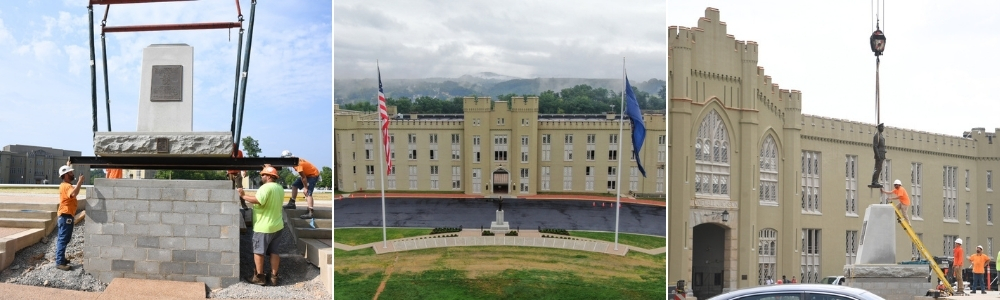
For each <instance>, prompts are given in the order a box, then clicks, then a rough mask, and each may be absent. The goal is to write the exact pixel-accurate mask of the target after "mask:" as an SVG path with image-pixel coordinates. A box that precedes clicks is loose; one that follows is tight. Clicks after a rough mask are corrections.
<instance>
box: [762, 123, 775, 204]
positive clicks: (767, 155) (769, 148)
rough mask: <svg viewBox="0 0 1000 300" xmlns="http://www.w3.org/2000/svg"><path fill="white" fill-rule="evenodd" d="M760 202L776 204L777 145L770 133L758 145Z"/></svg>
mask: <svg viewBox="0 0 1000 300" xmlns="http://www.w3.org/2000/svg"><path fill="white" fill-rule="evenodd" d="M758 158H759V161H760V181H759V185H760V186H759V187H760V189H759V190H758V192H759V194H760V204H763V205H778V147H777V145H776V144H775V143H774V138H772V137H771V136H770V135H768V136H765V137H764V143H763V144H762V145H761V147H760V156H759V157H758Z"/></svg>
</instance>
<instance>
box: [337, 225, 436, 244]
mask: <svg viewBox="0 0 1000 300" xmlns="http://www.w3.org/2000/svg"><path fill="white" fill-rule="evenodd" d="M430 233H431V229H430V228H386V229H385V236H386V239H388V240H394V239H401V238H405V237H411V236H421V235H428V234H430ZM333 241H334V242H337V243H341V244H344V245H351V246H357V245H363V244H367V243H374V242H381V241H382V228H341V229H336V228H335V229H333Z"/></svg>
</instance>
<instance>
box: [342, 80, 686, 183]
mask: <svg viewBox="0 0 1000 300" xmlns="http://www.w3.org/2000/svg"><path fill="white" fill-rule="evenodd" d="M394 110H395V109H394V108H393V107H390V108H389V112H390V115H392V116H393V120H392V121H391V122H390V125H389V145H390V157H392V162H393V170H392V172H391V173H390V174H389V175H387V176H386V178H385V185H386V191H390V192H391V191H403V192H410V191H417V192H427V191H431V192H439V193H450V192H453V193H460V194H466V195H482V196H484V197H488V196H517V195H535V194H538V193H546V192H551V193H574V194H581V193H594V194H608V193H612V194H613V193H615V192H616V191H617V190H618V189H619V188H620V189H621V191H622V193H623V194H625V193H627V192H630V193H633V194H638V195H640V196H648V197H664V195H665V194H666V192H665V190H666V153H667V149H666V118H665V116H664V115H663V114H662V113H661V114H650V113H646V114H644V118H645V119H644V121H645V124H646V139H645V141H644V144H643V147H642V151H641V152H640V155H641V157H640V160H641V161H642V163H643V167H644V168H645V170H646V177H645V178H643V177H642V175H641V174H640V173H639V170H638V168H637V167H636V164H635V160H632V159H631V155H630V154H631V153H632V137H631V134H630V131H629V125H628V124H625V131H624V132H623V133H622V135H621V136H619V135H618V129H619V118H618V115H616V114H606V115H605V114H600V115H580V114H559V115H549V114H539V113H538V98H537V97H527V98H525V97H514V98H513V99H512V100H511V101H510V102H507V101H493V100H491V99H490V98H489V97H465V98H464V103H463V112H464V113H463V114H440V115H434V114H414V115H405V116H404V115H397V114H395V112H394ZM334 114H335V116H334V128H335V130H334V143H335V145H336V146H335V147H334V178H335V182H334V184H335V185H336V187H337V188H338V189H340V190H341V191H345V192H354V191H379V189H380V183H379V180H380V176H379V173H378V172H381V168H382V167H380V165H379V160H380V159H381V155H380V154H379V153H378V151H379V149H380V147H379V145H380V143H381V141H380V140H379V130H378V128H379V126H378V115H377V114H372V113H367V114H365V113H359V112H353V111H345V110H339V108H338V107H336V106H335V108H334ZM619 143H624V144H623V145H621V146H622V147H623V148H622V152H623V153H624V154H620V153H619V152H618V147H619ZM619 155H625V156H624V157H623V159H624V160H623V161H622V164H621V168H622V170H618V158H619ZM619 171H621V172H624V173H622V174H621V180H622V184H621V185H622V186H620V187H619V185H618V183H617V181H616V180H617V177H618V172H619Z"/></svg>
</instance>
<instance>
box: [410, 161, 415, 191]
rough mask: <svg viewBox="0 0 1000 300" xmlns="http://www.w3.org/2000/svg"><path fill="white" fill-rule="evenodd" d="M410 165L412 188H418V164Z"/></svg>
mask: <svg viewBox="0 0 1000 300" xmlns="http://www.w3.org/2000/svg"><path fill="white" fill-rule="evenodd" d="M409 167H410V189H411V190H415V189H417V166H409Z"/></svg>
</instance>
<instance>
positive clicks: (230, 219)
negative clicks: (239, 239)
mask: <svg viewBox="0 0 1000 300" xmlns="http://www.w3.org/2000/svg"><path fill="white" fill-rule="evenodd" d="M236 217H237V216H235V215H223V214H219V213H216V214H213V215H209V216H208V225H222V226H239V222H237V221H236Z"/></svg>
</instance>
